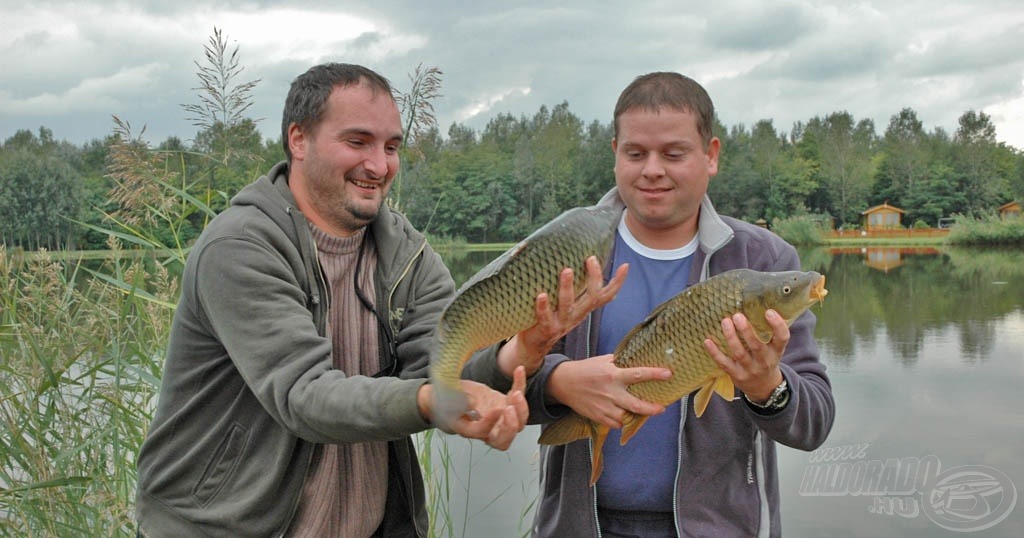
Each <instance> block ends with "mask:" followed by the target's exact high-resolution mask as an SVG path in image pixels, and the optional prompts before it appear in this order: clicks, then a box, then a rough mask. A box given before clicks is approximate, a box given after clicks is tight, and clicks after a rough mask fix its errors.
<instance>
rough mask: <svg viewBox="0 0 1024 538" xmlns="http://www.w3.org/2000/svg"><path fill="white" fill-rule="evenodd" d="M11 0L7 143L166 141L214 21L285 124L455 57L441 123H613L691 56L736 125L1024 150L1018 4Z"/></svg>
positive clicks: (262, 113) (4, 56)
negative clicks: (311, 107) (910, 128)
mask: <svg viewBox="0 0 1024 538" xmlns="http://www.w3.org/2000/svg"><path fill="white" fill-rule="evenodd" d="M289 10H290V11H289ZM0 11H3V12H4V14H5V26H6V28H5V34H4V35H0V73H2V75H0V139H3V138H6V137H8V136H10V135H11V134H13V133H14V131H16V130H18V129H31V130H36V129H37V128H38V127H39V126H40V125H44V126H46V127H48V128H50V129H52V130H53V131H54V134H55V136H56V137H58V138H66V139H68V140H71V141H73V142H76V143H80V142H84V141H87V140H89V139H91V138H101V137H103V136H105V135H106V134H107V133H109V132H110V127H111V125H112V124H111V122H110V115H111V114H118V115H119V116H121V117H124V118H126V119H128V120H130V121H132V123H133V124H135V125H141V124H143V123H145V124H146V125H147V126H148V129H147V132H148V133H149V138H150V139H151V140H153V141H155V142H159V141H161V140H163V139H164V138H166V137H167V136H170V135H177V136H179V137H181V138H184V139H189V138H192V137H193V136H194V134H195V128H194V127H193V126H191V125H189V124H188V122H187V121H186V120H185V119H184V114H183V113H182V111H181V107H180V105H181V104H183V103H190V102H193V101H194V100H195V96H194V93H193V92H192V90H191V88H193V87H194V86H195V85H196V78H195V75H194V71H195V66H194V65H193V62H194V61H196V60H201V58H202V47H203V45H204V44H205V42H206V39H207V38H208V37H209V35H210V32H211V31H212V28H213V27H214V26H217V27H220V28H222V29H223V30H224V31H225V33H226V35H227V36H228V37H229V38H230V39H232V40H234V43H236V44H238V45H239V46H240V54H241V57H242V62H243V64H244V65H245V66H246V71H245V72H244V74H243V78H244V79H245V80H249V79H253V78H259V79H261V82H260V84H259V85H258V86H257V88H256V90H255V92H254V94H253V95H254V98H255V104H254V105H253V107H252V108H251V109H250V112H251V114H252V115H253V116H255V117H258V118H264V119H263V121H262V122H261V123H260V125H261V128H262V130H263V132H264V135H265V136H268V137H272V138H277V137H278V136H279V129H280V126H279V121H280V119H279V118H280V114H281V110H280V108H281V103H282V102H283V100H284V96H285V94H286V92H287V89H288V85H289V84H290V82H291V80H292V79H293V78H294V77H295V76H296V75H298V74H299V73H301V72H302V71H304V70H305V69H307V68H308V67H309V66H310V65H311V64H312V63H314V62H320V61H350V62H357V63H364V64H366V65H368V66H369V67H372V68H374V69H376V70H378V71H380V72H381V73H382V74H384V75H385V76H387V77H388V78H389V79H391V81H392V82H394V83H395V85H396V86H397V87H399V88H401V89H405V88H407V87H408V75H409V74H410V73H412V72H413V70H414V69H415V68H416V66H417V65H419V64H423V65H425V66H437V67H439V68H440V69H441V70H442V71H443V72H444V78H443V87H442V90H441V92H442V94H443V97H442V98H441V99H440V100H439V101H438V102H437V103H435V105H436V110H437V115H438V119H439V122H440V124H441V130H442V132H446V131H447V128H448V126H449V125H450V124H451V123H452V122H462V123H465V124H467V125H469V126H471V127H474V128H478V129H479V128H482V127H483V126H484V125H486V123H487V121H488V120H489V119H491V118H492V117H494V116H495V115H497V114H498V113H511V114H514V115H521V114H525V115H532V114H533V113H535V112H536V111H537V109H538V108H539V107H540V106H542V105H546V106H549V107H551V106H554V105H556V104H558V103H561V102H562V101H568V102H569V107H570V110H572V111H573V112H574V113H575V114H577V115H578V116H579V117H580V118H581V119H583V120H584V122H590V121H593V120H599V121H602V122H607V121H610V119H611V118H610V114H611V108H612V105H613V103H614V101H615V98H616V96H617V95H618V92H619V91H620V90H621V88H622V87H624V86H625V85H626V84H627V83H628V82H629V81H630V80H632V78H634V77H635V76H636V75H638V74H641V73H645V72H649V71H655V70H678V71H682V72H684V73H686V74H688V75H691V76H694V77H695V78H697V79H698V80H701V81H703V82H704V83H705V85H706V86H707V87H708V89H709V92H710V93H711V95H712V97H713V98H714V99H715V103H716V106H717V108H718V110H719V113H720V115H721V117H722V119H723V120H724V121H725V122H726V123H727V124H729V125H732V124H738V123H742V124H745V125H752V124H753V123H754V122H756V121H758V120H760V119H765V118H771V119H773V120H774V124H775V125H776V127H777V128H779V129H782V130H788V129H789V128H790V127H791V126H792V124H793V122H796V121H806V120H808V119H810V118H811V117H814V116H823V115H825V114H828V113H831V112H835V111H839V110H847V111H849V112H850V113H851V114H852V115H854V117H855V118H857V119H862V118H869V119H873V120H874V121H875V123H876V126H877V127H878V128H879V130H881V129H883V128H884V126H885V125H886V123H887V122H888V119H889V117H890V116H892V115H893V114H895V113H897V112H898V111H899V110H900V109H901V108H903V107H907V106H909V107H911V108H914V109H915V111H917V113H918V116H919V118H920V119H921V120H922V121H923V122H924V124H925V126H926V128H929V129H931V128H935V127H942V128H945V129H946V130H947V131H950V132H952V131H953V130H955V127H956V120H957V118H958V117H959V115H960V114H962V113H963V112H964V111H966V110H971V109H973V110H991V111H993V119H994V120H995V121H996V127H997V135H998V136H1000V137H1001V138H1003V139H1006V140H1009V141H1011V143H1013V144H1015V145H1017V146H1018V147H1024V86H1022V82H1024V60H1022V59H1021V58H1020V57H1019V54H1018V51H1020V50H1024V11H1022V10H1021V9H1020V8H1019V7H1018V6H1017V3H1016V2H1014V1H1009V0H979V1H975V2H972V3H971V4H970V5H969V6H955V5H954V6H936V5H935V4H934V3H933V2H928V1H925V0H908V1H906V2H898V3H892V2H887V1H883V0H876V1H866V2H859V3H849V2H844V1H839V0H836V1H826V0H819V1H815V0H789V1H785V2H767V3H766V2H760V1H754V0H726V1H722V2H716V3H715V4H714V5H713V6H708V5H696V4H692V5H691V4H689V3H685V2H678V1H677V0H636V1H634V2H630V3H629V4H628V5H626V4H619V3H614V4H613V3H603V2H590V1H583V0H570V1H568V2H560V3H558V4H557V5H555V4H552V3H551V2H537V1H532V2H525V3H524V2H502V3H499V2H483V1H458V0H441V1H438V2H412V1H399V0H379V1H376V2H370V1H352V2H345V3H343V4H341V3H337V2H328V1H321V2H304V3H302V5H301V6H295V5H293V3H287V2H280V1H271V0H262V1H230V2H219V3H216V6H213V5H211V3H209V2H197V1H194V0H185V1H182V2H175V3H165V2H150V1H147V2H120V3H113V4H110V3H105V2H104V3H100V2H98V1H94V2H88V1H87V2H77V3H74V4H70V5H68V4H65V3H62V2H47V1H44V2H35V3H31V4H29V3H24V2H16V1H14V0H0ZM260 14H265V15H267V14H269V15H272V17H273V19H272V20H268V19H271V18H270V17H263V18H260V17H259V15H260ZM8 21H9V22H8Z"/></svg>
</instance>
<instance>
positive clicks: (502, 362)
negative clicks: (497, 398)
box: [497, 335, 544, 378]
mask: <svg viewBox="0 0 1024 538" xmlns="http://www.w3.org/2000/svg"><path fill="white" fill-rule="evenodd" d="M526 355H527V353H526V351H525V350H524V349H523V345H522V342H520V340H519V336H518V335H516V336H513V337H512V338H510V339H509V340H507V341H506V342H505V343H503V344H502V345H501V347H499V348H498V358H497V362H498V369H499V370H501V373H502V374H504V375H505V376H506V377H508V378H512V375H513V373H514V372H515V370H516V368H517V367H519V366H522V367H523V368H524V369H525V370H526V376H527V377H529V376H531V375H533V374H535V373H537V370H539V369H540V366H541V364H543V362H544V357H543V356H541V357H540V358H539V359H536V358H534V359H531V358H529V357H526Z"/></svg>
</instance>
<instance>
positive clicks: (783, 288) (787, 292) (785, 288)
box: [782, 286, 793, 295]
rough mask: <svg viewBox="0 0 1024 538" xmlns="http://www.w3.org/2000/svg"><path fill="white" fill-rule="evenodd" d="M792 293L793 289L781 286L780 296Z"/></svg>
mask: <svg viewBox="0 0 1024 538" xmlns="http://www.w3.org/2000/svg"><path fill="white" fill-rule="evenodd" d="M791 291H793V288H791V287H789V286H782V294H783V295H789V292H791Z"/></svg>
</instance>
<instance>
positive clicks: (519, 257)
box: [430, 207, 622, 428]
mask: <svg viewBox="0 0 1024 538" xmlns="http://www.w3.org/2000/svg"><path fill="white" fill-rule="evenodd" d="M621 214H622V213H621V211H617V210H614V209H611V208H604V207H600V208H599V207H580V208H575V209H570V210H568V211H566V212H564V213H562V214H561V215H559V216H558V217H556V218H555V219H554V220H552V221H551V222H549V223H547V224H545V225H544V226H543V227H541V228H539V229H537V230H536V231H535V232H533V233H532V234H530V235H529V236H528V237H527V238H526V239H523V240H522V241H520V242H519V243H518V244H516V245H515V246H513V247H512V248H510V249H509V250H507V251H505V252H504V253H503V254H501V255H500V256H498V257H497V258H495V259H494V260H493V261H492V262H491V263H489V264H487V266H485V267H484V268H483V269H481V270H480V271H478V272H477V273H476V274H475V275H473V276H472V277H471V278H470V279H469V280H468V281H466V283H465V284H463V285H462V286H461V287H460V288H459V290H458V291H457V292H456V294H455V297H454V298H453V299H452V301H451V303H449V304H448V306H447V307H446V308H445V311H444V312H443V313H442V315H441V319H440V322H439V326H438V329H437V339H438V341H437V346H436V353H437V355H436V357H434V360H432V361H431V366H430V380H431V384H432V385H433V386H434V410H433V413H434V416H433V419H434V422H435V423H437V424H439V425H440V426H441V427H442V428H446V427H447V426H449V425H450V424H451V423H452V422H454V421H455V420H456V419H457V418H458V417H459V416H461V415H462V414H463V413H464V412H465V411H466V409H467V402H466V396H465V394H464V393H462V391H461V390H460V388H459V384H458V383H459V378H460V375H461V372H462V367H463V365H464V364H465V363H466V361H467V360H468V359H469V357H470V356H471V355H472V354H473V352H475V351H477V350H479V349H481V348H483V347H485V346H488V345H491V344H494V343H497V342H500V341H502V340H505V339H508V338H511V337H512V336H514V335H516V334H517V333H519V332H520V331H523V330H525V329H527V328H529V327H531V326H532V325H534V324H535V323H536V322H537V319H536V314H535V302H536V298H537V295H538V294H539V293H541V292H546V293H547V294H548V296H549V298H550V300H551V304H552V307H557V302H558V277H559V274H560V273H561V272H562V270H563V269H565V268H566V267H569V268H572V270H573V288H574V289H575V291H576V295H577V296H579V295H580V294H582V293H583V291H584V289H585V288H586V274H585V270H584V262H585V261H586V260H587V258H589V257H590V256H597V258H598V261H600V262H601V263H602V264H603V263H604V262H605V261H606V260H607V258H608V255H609V253H610V252H611V248H612V245H613V244H614V240H615V229H616V226H617V225H618V222H619V218H620V216H621Z"/></svg>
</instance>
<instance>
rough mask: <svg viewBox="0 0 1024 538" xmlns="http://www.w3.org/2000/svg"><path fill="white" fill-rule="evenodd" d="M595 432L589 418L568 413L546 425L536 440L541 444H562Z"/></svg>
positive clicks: (592, 435) (591, 435) (590, 435)
mask: <svg viewBox="0 0 1024 538" xmlns="http://www.w3.org/2000/svg"><path fill="white" fill-rule="evenodd" d="M596 434H597V430H596V428H595V424H594V423H593V422H592V421H591V420H589V419H587V418H586V417H584V416H583V415H580V414H578V413H569V414H568V415H566V416H564V417H562V418H560V419H558V420H557V421H555V422H553V423H551V424H549V425H547V426H546V427H545V428H544V431H542V432H541V433H540V438H538V439H537V442H538V443H540V444H542V445H564V444H566V443H571V442H572V441H575V440H577V439H586V438H588V437H594V436H595V435H596Z"/></svg>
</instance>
